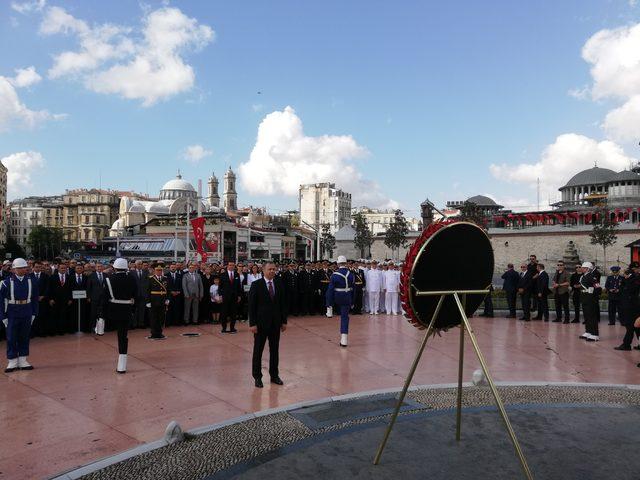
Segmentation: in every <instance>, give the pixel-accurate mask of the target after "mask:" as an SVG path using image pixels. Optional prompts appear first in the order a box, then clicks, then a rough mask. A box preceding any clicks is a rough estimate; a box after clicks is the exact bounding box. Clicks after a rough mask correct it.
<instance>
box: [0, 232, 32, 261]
mask: <svg viewBox="0 0 640 480" xmlns="http://www.w3.org/2000/svg"><path fill="white" fill-rule="evenodd" d="M2 253H3V254H4V255H3V257H4V258H10V259H16V258H24V257H25V256H26V255H25V252H24V249H23V248H22V247H21V246H20V244H19V243H18V242H16V239H15V238H13V237H12V236H10V235H7V243H5V244H4V248H3V249H2ZM7 254H10V256H9V257H7Z"/></svg>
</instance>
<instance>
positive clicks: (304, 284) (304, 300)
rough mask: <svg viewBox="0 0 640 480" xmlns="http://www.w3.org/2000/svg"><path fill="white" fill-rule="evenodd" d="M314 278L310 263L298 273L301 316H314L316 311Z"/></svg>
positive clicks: (299, 311)
mask: <svg viewBox="0 0 640 480" xmlns="http://www.w3.org/2000/svg"><path fill="white" fill-rule="evenodd" d="M314 277H315V276H314V273H313V270H311V265H310V264H309V263H307V264H306V265H305V268H304V269H302V270H300V272H298V313H299V314H300V315H313V312H314V311H315V307H314V304H313V298H314V295H313V293H314V292H313V290H314V286H315V285H314Z"/></svg>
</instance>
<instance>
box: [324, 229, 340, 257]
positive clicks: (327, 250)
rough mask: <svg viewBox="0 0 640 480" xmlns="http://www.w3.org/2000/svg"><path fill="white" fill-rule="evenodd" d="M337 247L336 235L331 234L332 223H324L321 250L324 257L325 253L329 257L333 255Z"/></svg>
mask: <svg viewBox="0 0 640 480" xmlns="http://www.w3.org/2000/svg"><path fill="white" fill-rule="evenodd" d="M335 248H336V237H334V236H333V235H332V234H331V225H329V224H328V223H323V224H322V233H321V234H320V251H321V252H322V258H324V256H325V254H328V255H329V258H331V257H333V251H334V250H335Z"/></svg>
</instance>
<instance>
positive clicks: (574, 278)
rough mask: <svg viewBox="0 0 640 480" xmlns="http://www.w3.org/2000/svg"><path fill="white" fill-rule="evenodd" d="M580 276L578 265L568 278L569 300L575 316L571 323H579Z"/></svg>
mask: <svg viewBox="0 0 640 480" xmlns="http://www.w3.org/2000/svg"><path fill="white" fill-rule="evenodd" d="M581 276H582V267H581V266H580V265H577V266H576V271H575V272H574V273H572V274H571V278H569V284H570V285H571V301H572V302H573V310H574V312H575V316H574V317H573V320H571V323H580V290H582V285H580V277H581Z"/></svg>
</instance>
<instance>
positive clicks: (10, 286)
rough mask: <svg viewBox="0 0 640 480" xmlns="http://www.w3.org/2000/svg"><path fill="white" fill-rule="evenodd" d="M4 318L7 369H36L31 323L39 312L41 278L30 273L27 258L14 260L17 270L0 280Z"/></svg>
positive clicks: (0, 298) (9, 370) (0, 305)
mask: <svg viewBox="0 0 640 480" xmlns="http://www.w3.org/2000/svg"><path fill="white" fill-rule="evenodd" d="M0 312H2V313H1V315H0V318H1V320H2V323H4V327H5V328H6V329H7V359H8V360H9V363H8V364H7V368H6V369H5V371H4V372H5V373H11V372H13V371H15V370H33V367H32V366H31V365H30V364H29V362H28V361H27V357H28V356H29V336H30V333H31V325H32V324H33V321H34V320H35V318H36V315H37V314H38V282H36V281H35V280H34V279H33V278H31V277H30V276H28V275H27V262H26V261H25V260H24V259H23V258H16V259H15V260H14V261H13V274H12V275H11V276H10V277H9V278H7V279H5V280H3V281H2V283H0Z"/></svg>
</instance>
